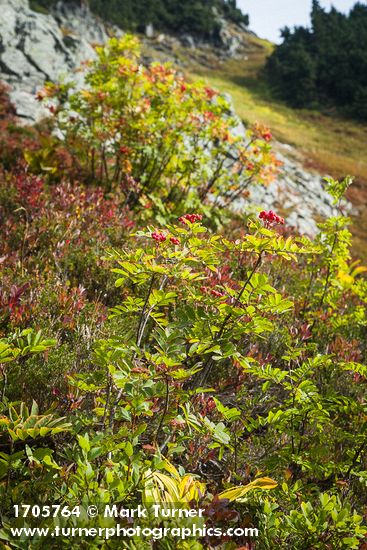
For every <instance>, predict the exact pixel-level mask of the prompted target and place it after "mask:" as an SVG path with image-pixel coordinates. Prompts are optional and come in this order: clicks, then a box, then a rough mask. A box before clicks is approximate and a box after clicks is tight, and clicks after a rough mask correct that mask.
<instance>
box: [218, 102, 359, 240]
mask: <svg viewBox="0 0 367 550" xmlns="http://www.w3.org/2000/svg"><path fill="white" fill-rule="evenodd" d="M227 99H229V100H230V97H228V98H227ZM232 116H235V113H234V112H233V113H232ZM236 134H237V135H240V136H243V138H244V139H246V128H245V127H244V125H243V124H242V122H241V121H240V120H238V126H237V128H236ZM273 149H274V151H275V153H276V156H277V159H278V160H279V161H281V163H282V164H281V166H280V168H279V174H278V176H277V177H276V179H275V180H274V181H273V182H271V183H270V184H269V185H267V186H263V185H258V186H253V187H251V189H250V195H249V200H250V205H249V204H248V200H246V202H245V201H242V200H240V201H238V202H237V204H236V205H235V209H236V210H240V211H241V210H246V211H247V212H248V211H249V209H250V210H251V209H253V210H254V211H256V209H257V208H258V207H260V208H262V209H265V210H269V209H275V210H278V211H279V212H280V213H281V214H282V215H283V216H284V217H285V219H286V223H287V225H288V226H293V227H294V228H295V229H296V230H297V231H299V232H300V233H302V234H305V235H308V236H310V237H313V236H315V235H316V234H317V233H318V227H317V224H318V222H319V221H321V220H323V219H325V218H329V217H331V216H336V215H337V214H338V211H337V210H336V208H335V206H334V205H333V199H332V197H331V196H330V195H329V194H328V193H327V191H326V189H325V181H324V179H323V178H322V177H321V176H320V175H319V174H317V173H316V172H311V171H309V170H306V169H305V168H304V166H303V165H302V162H301V159H299V158H297V157H298V154H297V151H296V150H295V149H294V147H292V146H291V145H286V144H282V143H279V142H276V141H275V142H273ZM342 206H343V209H344V211H345V212H346V213H348V214H350V213H352V205H351V204H350V203H349V202H347V201H344V202H343V203H342Z"/></svg>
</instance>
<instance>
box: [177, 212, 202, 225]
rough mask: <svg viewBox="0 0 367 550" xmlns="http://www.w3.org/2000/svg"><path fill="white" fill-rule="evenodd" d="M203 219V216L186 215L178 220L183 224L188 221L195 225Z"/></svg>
mask: <svg viewBox="0 0 367 550" xmlns="http://www.w3.org/2000/svg"><path fill="white" fill-rule="evenodd" d="M202 219H203V216H202V215H201V214H185V215H184V216H181V217H180V218H178V221H179V222H182V223H186V222H188V221H189V222H190V223H195V222H201V220H202Z"/></svg>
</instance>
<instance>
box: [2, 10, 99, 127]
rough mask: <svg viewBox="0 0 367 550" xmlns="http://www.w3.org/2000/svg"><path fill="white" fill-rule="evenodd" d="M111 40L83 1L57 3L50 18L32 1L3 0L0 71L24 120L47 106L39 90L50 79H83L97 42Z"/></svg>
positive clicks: (36, 114)
mask: <svg viewBox="0 0 367 550" xmlns="http://www.w3.org/2000/svg"><path fill="white" fill-rule="evenodd" d="M106 39H107V33H106V29H105V27H104V25H103V24H102V23H100V22H99V21H98V20H97V19H96V18H95V17H93V15H92V14H91V13H90V11H89V10H88V8H87V7H86V5H85V4H84V3H83V2H80V1H79V2H78V1H72V2H70V1H69V2H67V4H64V3H63V2H58V3H57V5H56V6H55V8H53V10H52V12H51V13H49V14H43V13H38V12H35V11H32V10H31V9H30V7H29V5H28V2H27V0H0V71H1V79H2V80H3V81H5V82H7V83H8V84H9V86H10V90H11V99H12V101H13V102H14V104H15V105H16V108H17V114H18V116H20V117H25V118H29V119H33V120H36V119H38V118H39V117H40V116H41V115H42V112H43V111H42V108H41V107H40V106H39V105H38V104H37V102H36V101H35V93H36V91H37V90H38V89H39V88H40V87H41V86H42V85H43V83H44V82H45V81H46V80H50V81H57V80H60V79H68V78H70V75H72V78H73V80H78V79H80V78H81V76H80V74H78V73H76V72H75V69H76V68H77V67H79V66H80V64H81V63H82V61H85V60H87V59H90V58H92V57H93V56H94V49H93V47H92V45H93V44H96V43H103V42H105V40H106Z"/></svg>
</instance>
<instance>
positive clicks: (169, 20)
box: [31, 0, 249, 39]
mask: <svg viewBox="0 0 367 550" xmlns="http://www.w3.org/2000/svg"><path fill="white" fill-rule="evenodd" d="M63 1H64V2H67V1H69V0H63ZM55 3H56V1H55V0H31V6H32V7H33V8H34V9H37V10H38V11H40V9H47V8H49V7H50V6H51V5H52V4H55ZM88 3H89V5H90V8H91V10H92V11H93V12H94V13H96V14H97V15H99V16H100V17H102V18H103V19H104V20H105V21H109V22H111V23H114V24H116V25H118V26H120V27H121V28H123V29H125V30H132V31H138V32H144V31H145V27H146V26H147V25H148V24H153V26H154V28H155V29H157V30H161V31H166V32H174V33H176V32H187V33H190V34H193V35H195V36H197V37H200V38H205V39H215V38H217V36H218V32H219V30H220V27H221V24H220V18H222V17H224V18H225V19H227V20H229V21H233V22H235V23H242V24H244V25H248V24H249V18H248V15H245V14H243V13H242V11H241V10H240V9H239V8H238V7H237V2H236V0H184V1H181V0H88Z"/></svg>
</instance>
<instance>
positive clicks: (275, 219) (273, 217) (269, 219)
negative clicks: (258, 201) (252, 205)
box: [259, 210, 284, 225]
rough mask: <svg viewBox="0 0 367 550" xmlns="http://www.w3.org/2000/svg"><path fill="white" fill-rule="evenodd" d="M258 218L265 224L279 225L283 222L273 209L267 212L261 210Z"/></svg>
mask: <svg viewBox="0 0 367 550" xmlns="http://www.w3.org/2000/svg"><path fill="white" fill-rule="evenodd" d="M259 218H260V220H263V221H264V222H265V223H266V224H268V225H270V224H272V223H279V224H281V225H283V224H284V218H281V217H280V216H278V215H277V214H276V213H275V212H273V210H269V212H266V211H265V210H262V211H261V212H260V214H259Z"/></svg>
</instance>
